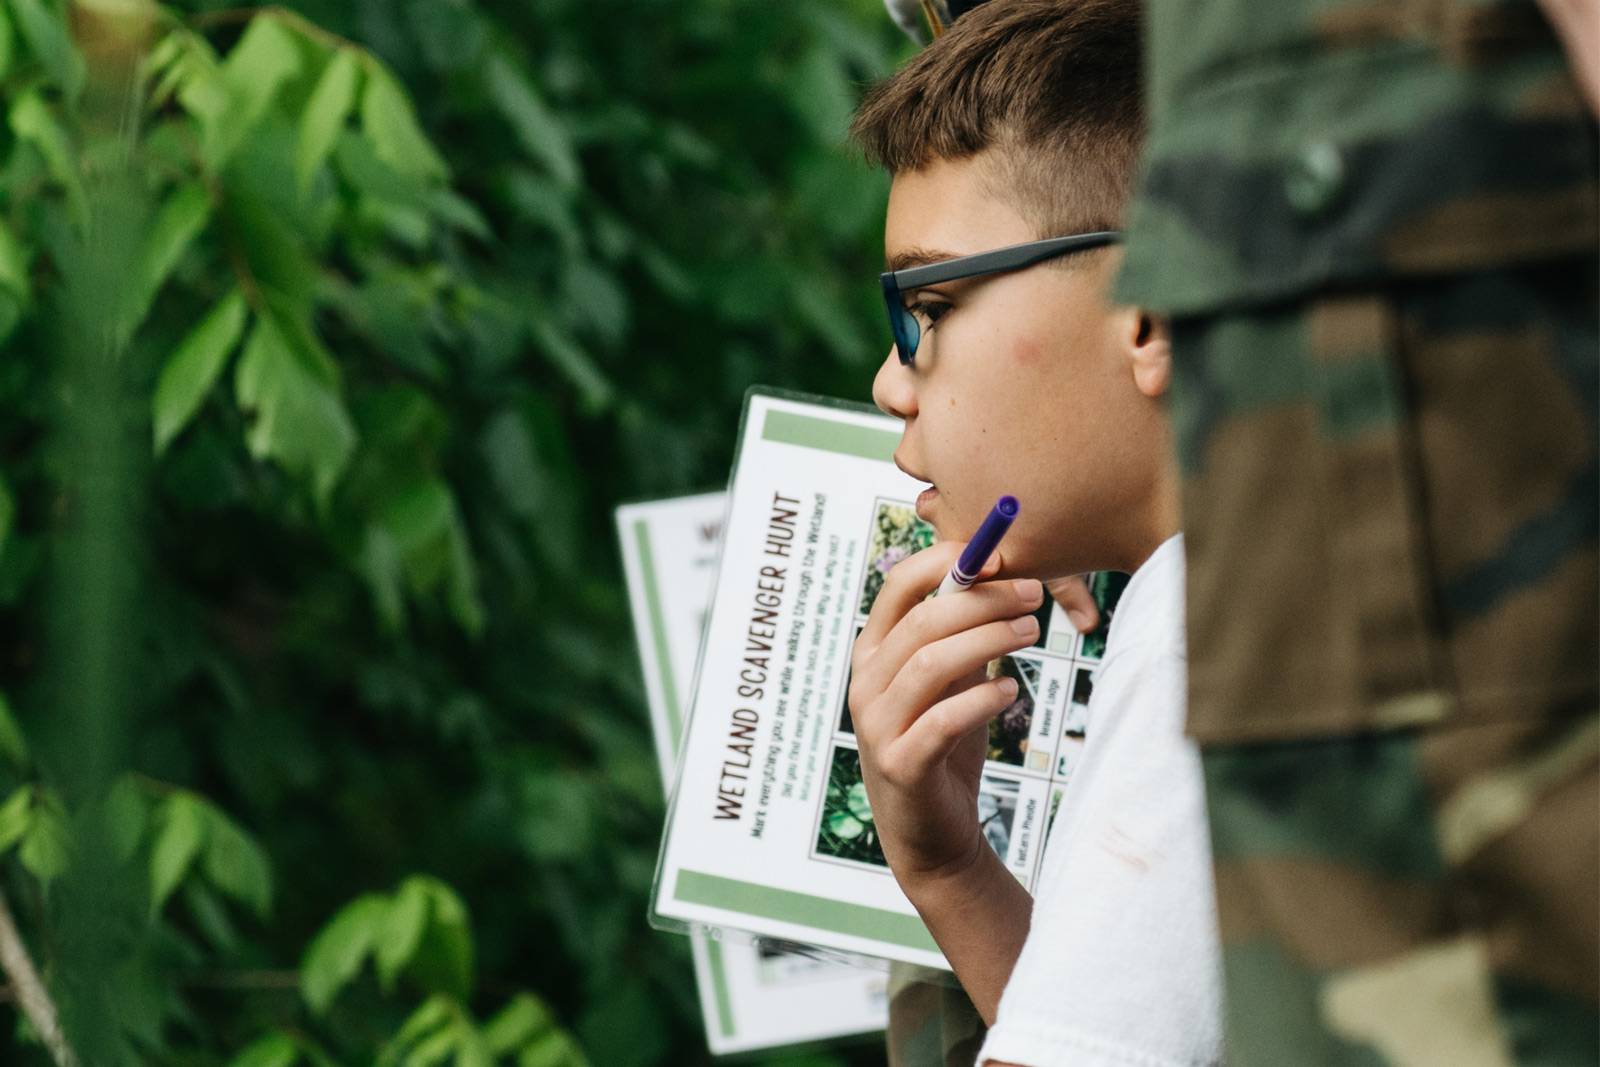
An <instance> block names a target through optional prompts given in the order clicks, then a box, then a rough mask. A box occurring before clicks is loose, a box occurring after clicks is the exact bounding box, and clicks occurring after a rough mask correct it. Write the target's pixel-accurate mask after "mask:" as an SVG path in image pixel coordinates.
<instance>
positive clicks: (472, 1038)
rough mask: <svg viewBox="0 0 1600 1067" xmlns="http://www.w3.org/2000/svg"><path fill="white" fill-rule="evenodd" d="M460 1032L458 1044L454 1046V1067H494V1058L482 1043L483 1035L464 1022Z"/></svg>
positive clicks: (487, 1047)
mask: <svg viewBox="0 0 1600 1067" xmlns="http://www.w3.org/2000/svg"><path fill="white" fill-rule="evenodd" d="M460 1030H461V1038H460V1042H459V1043H458V1044H457V1045H456V1067H494V1056H493V1054H491V1053H490V1052H489V1046H488V1045H486V1044H485V1043H484V1040H483V1035H482V1034H480V1033H478V1031H477V1030H476V1029H475V1028H473V1027H472V1026H471V1025H470V1024H468V1023H467V1022H466V1021H465V1020H463V1021H462V1023H461V1025H460Z"/></svg>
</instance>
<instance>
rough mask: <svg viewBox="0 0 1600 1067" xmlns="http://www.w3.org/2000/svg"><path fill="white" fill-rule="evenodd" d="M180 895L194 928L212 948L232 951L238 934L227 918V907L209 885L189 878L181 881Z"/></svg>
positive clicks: (237, 941)
mask: <svg viewBox="0 0 1600 1067" xmlns="http://www.w3.org/2000/svg"><path fill="white" fill-rule="evenodd" d="M182 895H183V902H184V903H185V904H186V905H188V908H189V915H190V916H191V917H192V918H193V919H194V925H195V928H196V929H198V930H199V931H200V932H201V933H202V934H204V935H205V939H206V940H207V941H209V942H211V946H212V947H213V948H215V949H216V950H217V951H218V952H232V951H233V950H234V949H235V948H237V947H238V944H239V935H238V933H237V931H235V930H234V926H233V921H232V920H231V919H229V918H228V909H226V908H224V907H223V906H222V900H221V898H220V897H218V896H217V894H216V893H214V892H213V891H212V890H211V888H210V887H209V886H207V885H206V884H205V883H204V882H201V881H197V880H196V879H193V878H191V879H189V880H188V881H187V882H185V883H183V890H182Z"/></svg>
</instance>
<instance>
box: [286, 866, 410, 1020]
mask: <svg viewBox="0 0 1600 1067" xmlns="http://www.w3.org/2000/svg"><path fill="white" fill-rule="evenodd" d="M388 907H389V902H388V901H387V900H385V899H384V898H383V897H381V896H378V895H377V894H367V895H366V896H362V897H357V898H356V899H355V900H353V901H351V902H350V903H349V904H346V905H345V906H344V907H343V908H341V909H340V910H339V913H338V914H337V915H335V916H334V917H333V919H332V920H330V921H329V923H328V925H327V926H325V927H323V928H322V932H321V933H319V934H317V936H316V939H315V940H313V941H312V942H311V945H310V946H309V947H308V948H307V949H306V954H305V958H304V959H303V960H302V961H301V963H300V995H301V996H302V997H304V998H305V1002H306V1005H307V1006H308V1007H310V1009H311V1011H312V1013H313V1014H315V1015H322V1014H324V1013H325V1012H326V1011H327V1010H328V1008H329V1006H330V1005H332V1003H333V998H334V997H336V996H338V994H339V990H341V989H343V988H344V987H345V986H346V985H347V984H349V982H350V980H351V979H352V978H354V977H355V976H356V972H358V971H359V970H361V964H362V962H363V961H364V960H365V959H366V958H367V954H368V953H369V952H371V951H372V946H373V943H374V941H375V940H376V938H377V936H378V929H379V925H380V924H381V923H382V922H383V919H384V916H385V915H386V914H387V913H388Z"/></svg>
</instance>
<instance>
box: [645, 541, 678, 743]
mask: <svg viewBox="0 0 1600 1067" xmlns="http://www.w3.org/2000/svg"><path fill="white" fill-rule="evenodd" d="M633 539H634V543H635V545H636V546H637V547H638V549H639V569H640V570H641V571H643V572H644V601H645V605H646V607H648V608H649V610H650V640H651V643H652V644H654V645H655V646H656V667H657V669H658V670H659V671H660V672H661V698H662V700H664V701H665V702H666V705H667V728H668V732H670V733H671V734H672V758H673V759H674V760H676V759H677V758H678V748H679V746H680V745H681V744H682V743H683V736H682V735H683V715H682V713H681V712H679V710H678V687H677V684H676V683H675V682H674V680H673V676H672V660H671V658H670V654H671V650H670V649H668V648H667V620H666V618H665V616H664V615H663V613H662V611H661V590H660V589H659V588H658V587H657V586H656V561H655V556H654V555H652V554H651V552H650V526H649V524H648V523H646V522H645V521H644V520H643V519H638V520H636V521H635V522H634V524H633Z"/></svg>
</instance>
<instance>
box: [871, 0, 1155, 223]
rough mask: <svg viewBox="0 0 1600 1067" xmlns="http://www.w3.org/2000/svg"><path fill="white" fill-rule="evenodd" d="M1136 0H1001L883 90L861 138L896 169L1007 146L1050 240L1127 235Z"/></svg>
mask: <svg viewBox="0 0 1600 1067" xmlns="http://www.w3.org/2000/svg"><path fill="white" fill-rule="evenodd" d="M1139 52H1140V18H1139V3H1138V0H989V2H988V3H985V4H982V5H981V6H979V7H977V8H975V9H973V10H972V11H970V12H968V13H967V14H965V15H963V16H962V17H961V19H960V20H959V21H958V22H957V23H956V24H955V25H954V26H953V27H952V28H951V29H950V30H949V31H948V32H947V33H945V34H944V35H943V36H942V37H940V38H939V39H938V40H936V41H934V42H933V43H932V44H931V45H929V46H928V47H927V48H925V49H923V50H922V52H920V53H919V54H918V55H917V56H916V58H914V59H913V60H911V62H909V63H907V64H906V65H905V66H904V67H902V68H901V69H900V70H899V71H898V72H897V73H895V74H894V75H893V76H891V77H889V78H888V79H886V80H885V81H883V82H880V83H879V84H878V85H876V86H875V87H873V89H872V90H871V91H870V92H869V93H868V94H867V96H866V99H865V100H863V101H862V103H861V106H860V108H858V109H857V111H856V116H855V121H854V122H852V123H851V126H850V133H851V136H852V137H854V138H855V140H856V142H857V143H858V144H859V145H860V146H861V147H862V148H863V149H864V150H865V151H866V154H867V157H868V158H869V159H870V160H872V161H873V162H874V163H877V164H878V165H879V166H883V167H887V168H888V169H889V171H890V172H891V173H899V172H900V171H903V170H916V169H918V168H920V167H923V166H926V165H927V164H929V163H931V162H933V161H935V160H940V159H946V160H959V159H965V158H967V157H970V156H974V155H977V154H978V153H979V152H982V151H984V150H985V149H989V148H995V149H998V151H997V152H996V153H995V157H994V158H995V164H996V168H995V171H994V173H993V175H992V181H993V182H994V186H995V192H996V194H997V195H999V196H1002V197H1005V198H1006V199H1009V200H1010V201H1012V202H1013V203H1014V204H1015V205H1016V206H1017V207H1018V209H1019V210H1020V212H1021V213H1022V215H1023V217H1024V218H1026V219H1028V220H1029V221H1030V222H1031V223H1032V224H1033V225H1034V226H1035V227H1037V229H1038V230H1039V236H1040V237H1055V236H1058V235H1061V234H1067V233H1075V232H1082V231H1086V230H1101V229H1116V228H1117V227H1118V226H1120V225H1121V219H1122V210H1123V207H1124V205H1125V204H1126V202H1127V199H1128V194H1129V190H1130V188H1131V186H1132V183H1133V172H1134V167H1135V165H1136V159H1137V156H1138V151H1139V143H1140V141H1141V140H1142V139H1143V135H1144V108H1143V102H1142V100H1141V98H1140V93H1141V88H1140V78H1139V67H1140V62H1139V60H1140V55H1139Z"/></svg>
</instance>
